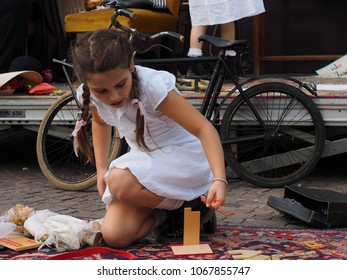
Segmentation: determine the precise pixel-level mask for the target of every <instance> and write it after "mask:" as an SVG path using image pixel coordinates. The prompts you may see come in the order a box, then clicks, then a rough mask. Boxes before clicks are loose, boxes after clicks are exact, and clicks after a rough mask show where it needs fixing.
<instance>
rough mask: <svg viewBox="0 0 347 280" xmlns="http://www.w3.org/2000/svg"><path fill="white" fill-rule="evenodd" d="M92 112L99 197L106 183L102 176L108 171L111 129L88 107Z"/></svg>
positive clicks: (94, 110)
mask: <svg viewBox="0 0 347 280" xmlns="http://www.w3.org/2000/svg"><path fill="white" fill-rule="evenodd" d="M90 109H91V111H92V116H93V118H92V119H93V121H92V132H93V148H94V156H95V165H96V170H97V189H98V192H99V195H100V196H102V195H103V194H104V192H105V188H106V183H105V180H104V176H105V174H106V172H107V170H108V154H109V149H110V145H111V132H112V127H111V126H109V125H108V124H106V123H105V122H104V121H103V120H102V119H101V118H100V116H99V114H98V112H97V110H96V108H95V107H90Z"/></svg>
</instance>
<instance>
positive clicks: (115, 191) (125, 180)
mask: <svg viewBox="0 0 347 280" xmlns="http://www.w3.org/2000/svg"><path fill="white" fill-rule="evenodd" d="M106 183H107V185H108V188H109V190H110V193H111V194H112V197H113V199H114V200H117V201H119V202H123V203H126V204H128V205H132V206H136V207H147V208H155V207H156V206H158V205H159V204H160V202H162V201H163V200H164V197H162V196H159V195H156V194H154V193H152V192H151V191H149V190H148V189H146V188H145V187H144V186H143V185H141V184H140V182H139V181H138V180H137V178H136V177H135V176H134V175H133V174H132V173H131V172H130V170H129V169H119V168H113V169H111V170H110V173H109V176H108V178H107V182H106Z"/></svg>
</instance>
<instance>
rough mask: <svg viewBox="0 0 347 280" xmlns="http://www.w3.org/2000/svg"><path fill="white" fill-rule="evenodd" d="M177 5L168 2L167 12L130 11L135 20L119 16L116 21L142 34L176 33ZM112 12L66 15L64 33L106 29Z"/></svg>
mask: <svg viewBox="0 0 347 280" xmlns="http://www.w3.org/2000/svg"><path fill="white" fill-rule="evenodd" d="M73 1H74V0H73ZM179 5H180V1H178V0H168V1H167V6H168V12H162V11H151V10H145V9H131V10H132V11H134V13H135V15H136V17H135V18H127V17H124V16H120V17H118V20H119V22H120V23H121V24H123V25H125V26H129V27H131V28H136V29H138V30H140V31H142V32H148V33H157V32H161V31H176V30H177V22H178V13H179ZM113 12H114V9H113V8H109V9H98V10H91V11H83V12H80V13H72V14H67V15H66V16H65V19H64V27H65V32H72V33H78V32H88V31H95V30H98V29H105V28H108V27H109V26H110V23H111V16H112V14H113Z"/></svg>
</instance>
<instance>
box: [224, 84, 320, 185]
mask: <svg viewBox="0 0 347 280" xmlns="http://www.w3.org/2000/svg"><path fill="white" fill-rule="evenodd" d="M245 95H246V96H247V98H248V99H249V101H250V103H251V104H252V105H253V107H254V108H255V110H256V112H257V114H258V115H259V117H260V118H261V119H262V122H263V125H262V124H261V123H260V122H259V121H258V120H257V118H256V117H255V114H254V113H253V111H252V110H251V108H250V107H249V105H248V104H247V103H246V100H245V99H244V98H243V96H241V95H239V96H237V97H236V98H235V99H234V100H233V101H232V102H231V104H230V105H229V107H228V108H227V109H226V111H225V114H224V116H223V119H222V123H221V130H220V134H221V140H222V143H223V148H224V153H225V157H226V162H227V163H228V165H229V166H230V167H231V168H232V170H233V171H235V172H236V174H237V175H238V176H239V177H240V178H241V179H243V180H245V181H247V182H249V183H251V184H253V185H255V186H259V187H270V188H275V187H283V186H285V185H289V184H293V183H295V182H297V181H299V180H300V179H302V178H303V177H305V176H307V175H308V174H309V173H310V172H311V171H312V169H313V168H314V167H315V166H316V164H317V163H318V161H319V159H320V157H321V155H322V152H323V149H324V141H325V126H324V122H323V118H322V115H321V113H320V111H319V109H318V108H317V106H316V105H315V103H314V102H313V101H312V99H310V97H308V96H307V95H306V94H305V93H304V92H302V91H301V90H300V89H298V88H296V87H294V86H291V85H287V84H283V83H278V82H268V83H263V84H259V85H255V86H253V87H251V88H249V89H247V90H246V91H245Z"/></svg>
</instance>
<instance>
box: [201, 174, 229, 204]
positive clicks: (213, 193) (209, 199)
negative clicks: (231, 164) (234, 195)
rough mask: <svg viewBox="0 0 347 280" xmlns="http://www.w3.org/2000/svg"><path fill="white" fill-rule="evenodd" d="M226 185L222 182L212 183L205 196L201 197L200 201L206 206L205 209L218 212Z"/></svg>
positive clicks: (222, 201) (222, 202)
mask: <svg viewBox="0 0 347 280" xmlns="http://www.w3.org/2000/svg"><path fill="white" fill-rule="evenodd" d="M225 194H226V185H225V183H224V182H221V181H215V182H213V184H212V186H211V187H210V190H209V191H208V194H207V196H206V195H203V196H201V201H202V202H204V203H205V204H206V206H207V207H209V208H213V209H215V210H218V209H219V208H220V207H221V206H222V205H223V204H224V202H225Z"/></svg>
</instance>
